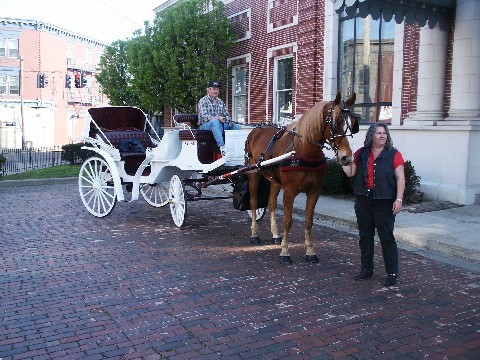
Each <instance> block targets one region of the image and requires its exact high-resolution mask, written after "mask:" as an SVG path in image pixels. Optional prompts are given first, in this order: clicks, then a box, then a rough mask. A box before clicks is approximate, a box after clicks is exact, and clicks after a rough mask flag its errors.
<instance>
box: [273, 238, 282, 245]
mask: <svg viewBox="0 0 480 360" xmlns="http://www.w3.org/2000/svg"><path fill="white" fill-rule="evenodd" d="M272 243H273V244H275V245H280V244H281V243H282V238H281V237H274V238H273V239H272Z"/></svg>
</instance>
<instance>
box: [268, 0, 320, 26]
mask: <svg viewBox="0 0 480 360" xmlns="http://www.w3.org/2000/svg"><path fill="white" fill-rule="evenodd" d="M275 1H277V0H268V8H267V33H271V32H274V31H278V30H282V29H286V28H289V27H292V26H296V25H298V0H297V14H296V15H293V22H292V23H291V24H287V25H283V26H280V27H277V28H274V27H273V25H272V24H271V23H270V9H271V8H272V3H273V2H275ZM327 1H328V0H327Z"/></svg>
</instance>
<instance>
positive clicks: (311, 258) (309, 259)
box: [305, 255, 318, 264]
mask: <svg viewBox="0 0 480 360" xmlns="http://www.w3.org/2000/svg"><path fill="white" fill-rule="evenodd" d="M305 260H307V262H308V263H309V264H317V263H318V257H317V255H305Z"/></svg>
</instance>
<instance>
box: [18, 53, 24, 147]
mask: <svg viewBox="0 0 480 360" xmlns="http://www.w3.org/2000/svg"><path fill="white" fill-rule="evenodd" d="M19 85H20V117H21V118H22V149H25V117H24V113H23V57H22V56H20V84H19Z"/></svg>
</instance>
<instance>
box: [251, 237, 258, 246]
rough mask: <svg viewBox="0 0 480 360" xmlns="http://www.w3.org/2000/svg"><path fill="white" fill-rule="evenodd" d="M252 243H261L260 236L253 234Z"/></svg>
mask: <svg viewBox="0 0 480 360" xmlns="http://www.w3.org/2000/svg"><path fill="white" fill-rule="evenodd" d="M250 244H253V245H258V244H260V238H259V237H258V236H252V237H251V238H250Z"/></svg>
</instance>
